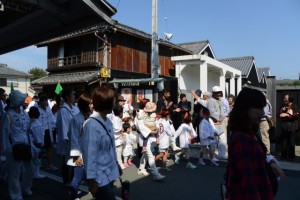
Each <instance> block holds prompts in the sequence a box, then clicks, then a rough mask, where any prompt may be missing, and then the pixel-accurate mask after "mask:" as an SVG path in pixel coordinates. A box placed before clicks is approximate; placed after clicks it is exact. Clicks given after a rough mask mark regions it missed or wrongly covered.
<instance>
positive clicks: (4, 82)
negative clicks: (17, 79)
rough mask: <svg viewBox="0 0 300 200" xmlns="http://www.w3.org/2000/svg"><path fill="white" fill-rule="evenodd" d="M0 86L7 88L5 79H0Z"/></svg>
mask: <svg viewBox="0 0 300 200" xmlns="http://www.w3.org/2000/svg"><path fill="white" fill-rule="evenodd" d="M0 86H7V80H6V78H0Z"/></svg>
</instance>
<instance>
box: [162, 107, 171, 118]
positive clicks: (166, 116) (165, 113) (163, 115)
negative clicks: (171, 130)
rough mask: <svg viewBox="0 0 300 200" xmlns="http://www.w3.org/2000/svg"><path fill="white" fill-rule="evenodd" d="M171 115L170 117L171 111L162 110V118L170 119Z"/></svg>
mask: <svg viewBox="0 0 300 200" xmlns="http://www.w3.org/2000/svg"><path fill="white" fill-rule="evenodd" d="M169 115H170V113H169V111H168V110H167V109H162V110H161V113H160V116H161V118H164V119H166V118H168V117H169Z"/></svg>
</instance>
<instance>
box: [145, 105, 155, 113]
mask: <svg viewBox="0 0 300 200" xmlns="http://www.w3.org/2000/svg"><path fill="white" fill-rule="evenodd" d="M144 111H145V112H146V113H152V112H155V111H156V104H155V103H153V102H147V103H146V106H145V108H144Z"/></svg>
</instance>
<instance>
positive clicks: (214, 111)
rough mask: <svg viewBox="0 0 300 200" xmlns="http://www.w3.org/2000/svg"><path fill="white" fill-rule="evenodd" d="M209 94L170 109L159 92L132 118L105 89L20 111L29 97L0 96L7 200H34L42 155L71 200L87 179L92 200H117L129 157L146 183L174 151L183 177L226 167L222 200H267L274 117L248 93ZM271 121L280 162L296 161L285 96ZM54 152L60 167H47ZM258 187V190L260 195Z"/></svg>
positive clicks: (294, 114) (291, 111)
mask: <svg viewBox="0 0 300 200" xmlns="http://www.w3.org/2000/svg"><path fill="white" fill-rule="evenodd" d="M211 92H212V93H210V92H208V91H205V92H203V93H202V91H201V90H199V89H198V90H196V91H191V94H192V96H193V98H194V101H193V102H190V101H188V100H187V96H186V94H183V93H182V94H180V96H179V97H180V101H179V103H178V104H175V103H174V102H172V101H170V96H171V94H170V91H169V90H167V89H164V90H163V91H162V95H161V97H160V98H159V99H158V101H157V102H151V101H150V100H149V99H145V98H139V99H138V101H139V105H138V106H139V107H138V109H134V108H133V107H132V106H131V105H130V104H127V102H126V100H125V98H124V97H123V96H121V95H118V94H117V93H116V92H115V91H114V90H113V89H111V88H110V87H108V86H101V87H99V88H96V89H95V90H94V92H93V94H92V95H90V94H88V93H86V92H83V93H82V94H80V95H79V96H78V97H77V98H76V97H75V96H76V95H75V92H74V90H72V89H63V90H62V93H61V94H60V95H59V96H58V98H56V100H52V101H50V100H49V98H48V96H47V94H46V93H45V92H40V93H39V94H38V96H37V97H36V100H34V99H33V100H32V102H30V103H28V102H27V104H25V99H26V98H27V94H23V93H21V92H19V91H18V90H14V91H12V92H11V93H10V94H9V97H8V98H5V91H4V90H3V89H2V88H0V100H1V102H0V112H1V113H0V116H1V132H0V133H1V143H0V144H1V148H0V154H1V159H2V160H3V161H4V160H5V161H6V162H1V164H3V163H5V165H2V166H0V170H1V171H2V172H3V171H4V170H5V171H6V173H1V174H5V175H7V178H6V180H7V183H8V189H9V191H8V192H9V196H10V198H11V199H23V197H22V195H31V194H32V192H31V189H30V187H31V183H32V180H33V178H37V179H41V178H44V177H45V176H44V175H42V174H41V173H40V167H41V160H40V159H41V156H42V154H43V152H44V154H45V157H46V161H47V162H46V163H47V165H46V169H47V170H52V171H55V170H58V168H60V169H61V171H62V177H63V183H64V185H65V186H66V188H67V192H68V194H69V196H70V199H72V200H74V199H77V198H78V196H77V194H78V193H77V192H78V191H77V190H78V186H79V184H80V183H81V181H82V180H83V179H85V180H86V182H87V183H88V185H89V190H90V192H91V193H92V195H93V196H94V197H95V198H96V199H109V200H110V199H115V197H114V193H113V183H114V181H115V180H116V179H118V178H119V177H120V176H121V175H122V173H123V172H124V173H126V170H125V169H126V168H128V167H130V166H131V165H132V163H133V159H134V158H136V159H135V160H137V158H139V165H138V172H137V173H138V174H140V175H144V176H148V175H149V172H148V171H147V170H146V166H147V165H149V169H150V172H151V174H152V175H153V176H152V178H153V180H155V181H159V180H163V179H164V178H165V176H164V175H163V174H162V173H161V171H159V170H158V168H157V165H162V166H161V169H162V170H167V171H169V170H171V169H170V168H169V167H168V162H169V159H170V152H171V151H172V152H173V154H174V157H172V158H174V163H175V164H178V163H180V162H181V160H183V161H184V162H185V164H186V168H188V169H195V168H197V165H206V164H210V165H212V166H216V167H217V166H219V163H218V162H219V161H220V160H228V167H227V188H228V190H227V197H228V199H239V198H240V197H247V198H248V197H251V198H253V199H272V198H271V197H272V195H273V193H272V187H271V186H270V181H269V179H268V178H267V176H264V174H263V173H261V171H260V170H261V169H263V171H264V170H265V171H266V170H267V165H269V164H270V166H271V167H272V169H273V170H274V172H275V174H276V175H277V177H284V173H283V172H282V170H281V169H280V168H279V167H278V164H277V161H276V159H275V158H274V157H273V156H271V155H270V139H269V133H268V131H269V128H270V123H271V121H272V116H273V115H272V106H271V104H270V102H269V101H268V98H267V96H266V95H265V94H264V93H262V92H260V91H258V90H254V89H249V88H245V89H243V90H242V91H241V92H240V94H239V95H238V97H237V98H236V97H235V96H233V95H229V96H228V97H227V98H225V97H224V96H223V92H222V90H221V88H220V87H219V86H214V87H213V88H212V91H211ZM192 109H193V110H192ZM278 116H279V118H282V121H283V123H282V127H281V128H282V134H281V140H282V141H283V147H282V151H281V159H289V160H293V159H294V158H295V139H294V134H293V133H294V131H295V122H296V121H297V118H298V111H297V107H296V106H295V105H294V104H293V98H292V96H291V95H290V94H287V95H286V96H285V97H284V106H283V107H282V108H281V109H280V112H279V114H278ZM19 144H29V146H30V147H31V151H30V158H27V157H26V158H25V156H24V157H21V158H19V157H16V156H17V153H18V149H17V147H19V146H20V145H19ZM192 144H198V145H200V147H201V148H200V151H199V159H198V162H197V163H192V161H191V159H190V148H191V145H192ZM25 146H26V145H23V146H22V147H20V148H24V149H25V148H26V147H25ZM54 147H55V148H56V150H57V154H58V155H59V156H60V158H61V160H62V162H61V163H62V166H55V165H54V161H53V149H54ZM136 147H137V148H136ZM23 152H25V151H24V150H23ZM24 155H25V154H24ZM158 161H159V162H158ZM265 161H268V162H267V163H269V164H266V162H265ZM251 163H252V164H251ZM249 166H253V168H251V167H249ZM124 170H125V171H124ZM249 170H250V171H251V173H250V171H249ZM236 171H240V172H241V173H235V172H236ZM84 177H85V178H84ZM253 177H254V178H253ZM237 180H238V181H237ZM239 181H241V182H239ZM240 183H241V184H240ZM261 183H263V184H264V185H265V187H259V184H261ZM257 187H259V188H257ZM258 197H259V198H258ZM242 199H243V198H242ZM249 199H250V198H249Z"/></svg>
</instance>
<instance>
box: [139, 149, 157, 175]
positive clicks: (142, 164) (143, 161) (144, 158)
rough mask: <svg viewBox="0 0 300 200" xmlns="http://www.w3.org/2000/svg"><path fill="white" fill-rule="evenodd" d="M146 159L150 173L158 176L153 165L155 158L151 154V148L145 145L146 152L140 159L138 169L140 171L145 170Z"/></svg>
mask: <svg viewBox="0 0 300 200" xmlns="http://www.w3.org/2000/svg"><path fill="white" fill-rule="evenodd" d="M147 159H148V163H149V165H150V170H151V173H152V174H153V175H154V176H155V175H157V174H158V170H157V168H156V165H155V157H154V155H153V154H152V151H151V147H150V146H149V145H147V147H146V151H145V152H144V153H143V155H142V157H141V160H140V167H139V169H140V170H144V169H145V166H146V161H147Z"/></svg>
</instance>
